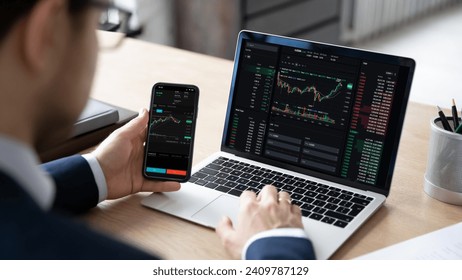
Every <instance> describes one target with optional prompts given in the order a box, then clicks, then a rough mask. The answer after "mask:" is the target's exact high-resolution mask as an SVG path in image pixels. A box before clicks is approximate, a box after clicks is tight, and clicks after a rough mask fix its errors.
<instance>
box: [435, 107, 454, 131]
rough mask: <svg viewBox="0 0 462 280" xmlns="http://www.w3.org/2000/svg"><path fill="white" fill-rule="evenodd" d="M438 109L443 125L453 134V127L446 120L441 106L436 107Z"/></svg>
mask: <svg viewBox="0 0 462 280" xmlns="http://www.w3.org/2000/svg"><path fill="white" fill-rule="evenodd" d="M436 108H437V109H438V115H439V116H440V119H441V124H443V128H444V130H447V131H451V132H452V128H451V126H450V125H449V123H448V120H447V119H446V116H445V115H444V113H443V111H442V110H441V108H440V106H436Z"/></svg>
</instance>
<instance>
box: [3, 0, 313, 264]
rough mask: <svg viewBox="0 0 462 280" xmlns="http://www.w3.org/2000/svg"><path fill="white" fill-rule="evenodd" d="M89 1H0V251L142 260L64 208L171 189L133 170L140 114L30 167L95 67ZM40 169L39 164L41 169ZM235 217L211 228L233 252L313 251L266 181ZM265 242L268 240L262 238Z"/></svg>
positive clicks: (261, 255)
mask: <svg viewBox="0 0 462 280" xmlns="http://www.w3.org/2000/svg"><path fill="white" fill-rule="evenodd" d="M105 5H107V3H106V2H104V1H96V0H22V1H19V0H17V1H16V0H14V1H12V0H7V1H3V0H0V228H1V231H0V258H2V259H63V258H64V259H148V258H155V257H153V256H151V255H149V254H147V253H145V252H142V251H140V250H138V249H135V248H132V247H130V246H127V245H124V244H122V243H119V242H116V241H114V240H112V239H110V238H108V237H105V236H102V235H100V234H97V233H95V232H93V231H91V230H90V229H88V228H86V227H84V226H82V225H79V224H77V223H75V222H73V221H71V220H70V219H69V218H67V217H66V215H68V213H78V212H82V211H85V210H87V209H89V208H91V207H94V206H96V205H97V203H98V202H101V201H103V200H105V199H116V198H120V197H123V196H127V195H130V194H133V193H137V192H140V191H149V192H165V191H175V190H178V189H179V188H180V185H179V184H178V183H175V182H155V181H148V180H145V179H144V178H143V177H142V175H141V171H140V168H141V165H142V155H143V141H144V138H145V135H146V126H147V122H148V113H147V111H146V110H142V111H141V112H140V115H139V116H138V117H137V118H135V119H134V120H132V121H131V122H130V123H128V124H127V125H126V126H124V127H122V128H121V129H119V130H117V131H115V132H114V133H113V134H111V135H110V136H109V137H108V139H106V140H105V141H104V142H103V143H102V144H101V145H100V146H99V147H98V148H97V149H96V150H95V151H94V152H93V153H91V154H88V155H84V156H73V157H69V158H64V159H60V160H57V161H54V162H50V163H47V164H45V165H42V166H39V165H38V159H37V155H36V153H35V150H36V149H38V148H40V147H42V146H43V145H47V146H49V145H50V143H57V142H58V141H60V140H62V139H64V138H65V137H66V136H67V135H68V134H69V132H70V130H71V129H72V124H73V123H74V121H75V120H76V118H77V117H78V115H79V113H80V112H81V110H82V109H83V107H84V105H85V103H86V100H87V98H88V95H89V92H90V88H91V84H92V79H93V75H94V71H95V62H96V54H97V51H98V50H97V48H98V47H97V39H96V35H95V29H96V27H97V23H98V19H99V13H100V12H101V8H102V7H104V6H105ZM44 171H46V172H44ZM241 204H242V207H241V210H240V215H239V221H238V223H237V224H236V225H233V224H232V223H231V221H230V220H229V218H224V219H223V221H222V223H221V224H220V225H219V227H218V228H217V233H218V235H219V237H220V238H221V240H222V241H223V244H224V246H225V248H226V249H227V250H228V251H229V252H230V254H231V255H232V256H233V257H234V258H240V257H243V258H248V259H252V258H258V259H275V258H287V259H294V258H313V257H314V255H313V251H312V247H311V243H310V241H309V240H308V239H307V238H306V236H305V234H304V232H303V229H302V228H303V225H302V223H301V214H300V209H299V208H298V207H297V206H294V205H291V204H290V197H289V195H288V194H287V193H284V192H281V193H279V194H278V193H277V191H276V189H275V188H274V187H271V186H268V187H265V189H263V190H262V192H261V193H260V194H259V195H258V196H256V195H255V194H254V193H252V192H244V193H243V195H242V197H241ZM269 244H270V246H269Z"/></svg>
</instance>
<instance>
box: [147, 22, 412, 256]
mask: <svg viewBox="0 0 462 280" xmlns="http://www.w3.org/2000/svg"><path fill="white" fill-rule="evenodd" d="M414 69H415V62H414V61H413V60H412V59H409V58H404V57H398V56H393V55H387V54H380V53H373V52H369V51H364V50H358V49H352V48H347V47H341V46H335V45H329V44H323V43H318V42H311V41H306V40H299V39H295V38H287V37H281V36H276V35H270V34H262V33H257V32H252V31H241V33H240V34H239V37H238V42H237V47H236V55H235V60H234V71H233V76H232V83H231V88H230V95H229V101H228V107H227V113H226V119H225V124H224V130H223V137H222V144H221V149H220V151H219V152H217V153H215V154H213V155H211V156H210V157H208V158H207V159H205V160H204V161H202V162H201V163H199V164H198V165H196V166H194V168H193V176H192V178H191V180H190V181H189V182H187V183H185V184H183V186H182V188H181V190H180V191H179V192H175V193H162V194H152V195H150V196H148V197H146V198H145V199H143V201H142V204H143V205H144V206H147V207H150V208H154V209H157V210H160V211H163V212H166V213H169V214H172V215H174V216H177V217H181V218H183V219H187V220H189V221H192V222H195V223H198V224H201V225H205V226H208V227H212V228H213V227H215V226H216V225H217V224H218V222H219V221H220V219H221V218H222V216H223V215H227V216H229V217H230V218H231V219H232V220H233V221H234V222H236V217H237V212H238V208H239V195H240V194H241V193H242V191H244V190H253V191H255V192H257V193H258V192H259V190H261V188H262V187H263V186H265V185H266V184H273V185H274V186H276V187H277V188H278V189H279V190H284V191H287V192H289V193H290V194H291V198H292V202H293V203H295V204H298V205H299V206H300V208H301V209H302V215H303V218H302V220H303V224H304V228H305V231H306V233H307V236H308V237H309V238H310V239H311V240H312V242H313V246H314V250H315V253H316V256H317V258H318V259H328V258H329V257H330V256H331V255H332V254H333V253H334V252H335V251H336V250H337V249H338V248H339V247H340V246H341V245H342V244H343V243H344V242H345V241H346V240H347V239H348V238H349V237H350V236H351V235H352V234H353V233H354V232H355V231H356V230H357V229H358V228H359V227H360V226H361V225H362V224H364V223H365V221H366V220H367V219H368V218H369V217H370V216H371V215H372V214H373V213H374V212H376V211H377V210H378V209H379V207H380V206H381V205H382V204H383V203H384V202H385V199H386V197H387V196H388V194H389V192H390V185H391V180H392V175H393V169H394V165H395V160H396V155H397V150H398V143H399V139H400V135H401V129H402V126H403V120H404V115H405V111H406V106H407V102H408V97H409V91H410V88H411V82H412V77H413V74H414Z"/></svg>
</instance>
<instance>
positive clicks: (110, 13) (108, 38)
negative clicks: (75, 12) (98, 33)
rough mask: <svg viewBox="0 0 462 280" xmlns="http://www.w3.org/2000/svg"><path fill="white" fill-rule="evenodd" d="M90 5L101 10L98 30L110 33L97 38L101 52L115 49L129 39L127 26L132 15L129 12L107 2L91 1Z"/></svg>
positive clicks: (128, 26) (128, 27)
mask: <svg viewBox="0 0 462 280" xmlns="http://www.w3.org/2000/svg"><path fill="white" fill-rule="evenodd" d="M90 4H91V5H92V6H94V7H97V8H99V9H101V10H102V12H101V15H100V18H99V26H98V29H100V30H105V31H111V33H110V34H107V35H105V36H104V38H99V40H98V43H99V48H100V49H101V50H110V49H115V48H117V47H119V46H120V45H121V44H122V41H123V40H124V38H125V37H131V35H132V34H130V25H129V24H130V18H131V17H132V13H131V12H130V11H128V10H126V9H123V8H120V7H117V6H116V5H114V4H113V3H111V2H109V1H103V0H101V1H98V0H92V1H90Z"/></svg>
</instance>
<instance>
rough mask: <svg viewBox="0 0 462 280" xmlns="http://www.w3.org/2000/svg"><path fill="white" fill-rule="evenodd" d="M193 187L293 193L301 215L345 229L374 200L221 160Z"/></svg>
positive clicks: (233, 192) (206, 169)
mask: <svg viewBox="0 0 462 280" xmlns="http://www.w3.org/2000/svg"><path fill="white" fill-rule="evenodd" d="M189 182H191V183H195V184H197V185H201V186H205V187H207V188H210V189H215V190H217V191H220V192H223V193H227V194H230V195H234V196H240V195H241V193H242V192H243V191H245V190H251V191H254V192H256V193H259V192H260V190H261V189H262V188H263V187H264V186H265V185H269V184H271V185H273V186H275V187H276V188H277V189H278V190H279V191H281V190H282V191H286V192H288V193H290V197H291V199H292V203H293V204H297V205H298V206H300V208H301V210H302V215H303V216H304V217H308V218H310V219H313V220H318V221H321V222H324V223H327V224H332V225H335V226H338V227H341V228H344V227H346V226H347V225H348V224H349V223H350V222H351V221H352V220H353V219H354V217H356V216H357V215H358V214H359V213H360V212H361V211H362V210H363V209H364V208H365V207H366V206H367V205H368V204H369V203H370V202H371V201H372V200H373V198H372V197H369V196H365V195H362V194H358V193H354V192H351V191H347V190H342V189H339V188H336V187H332V186H328V185H325V184H321V183H317V182H313V181H310V180H306V179H302V178H298V177H294V176H292V175H288V174H284V173H281V172H277V171H272V170H269V169H266V168H261V167H259V166H255V165H251V164H248V163H244V162H239V161H236V160H232V159H228V158H225V157H220V158H218V159H216V160H214V161H213V162H212V163H210V164H208V165H207V166H205V167H204V168H202V169H201V170H199V171H197V172H196V173H194V174H193V175H192V176H191V179H190V180H189Z"/></svg>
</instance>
